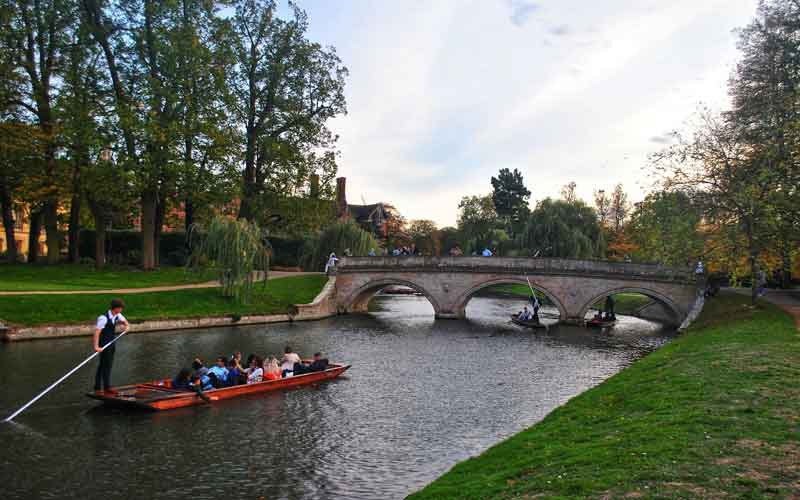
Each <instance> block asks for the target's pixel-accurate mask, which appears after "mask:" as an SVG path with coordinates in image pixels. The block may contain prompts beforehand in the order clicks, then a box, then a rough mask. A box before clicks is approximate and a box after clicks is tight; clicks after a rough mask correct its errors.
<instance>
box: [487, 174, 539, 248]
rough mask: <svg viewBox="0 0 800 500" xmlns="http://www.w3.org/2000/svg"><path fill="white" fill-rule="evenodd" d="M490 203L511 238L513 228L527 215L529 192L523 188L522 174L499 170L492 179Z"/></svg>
mask: <svg viewBox="0 0 800 500" xmlns="http://www.w3.org/2000/svg"><path fill="white" fill-rule="evenodd" d="M492 189H493V191H492V201H493V202H494V208H495V211H496V212H497V215H498V217H500V218H501V219H502V220H503V221H504V223H505V227H506V232H508V233H509V234H510V235H512V236H513V234H514V228H515V226H517V225H519V223H520V222H521V221H524V219H525V218H526V217H527V215H528V213H529V209H528V198H530V196H531V192H530V191H529V190H528V189H527V188H526V187H525V183H524V182H523V180H522V174H521V173H520V172H519V170H517V169H516V168H515V169H514V171H513V172H511V171H510V170H509V169H507V168H502V169H500V173H499V174H498V175H497V177H492Z"/></svg>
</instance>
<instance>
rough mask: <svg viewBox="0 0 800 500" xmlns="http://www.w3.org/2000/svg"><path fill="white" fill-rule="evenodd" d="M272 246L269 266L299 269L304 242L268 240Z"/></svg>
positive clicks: (296, 240) (283, 239)
mask: <svg viewBox="0 0 800 500" xmlns="http://www.w3.org/2000/svg"><path fill="white" fill-rule="evenodd" d="M269 243H270V245H271V246H272V258H271V259H270V264H272V265H273V266H279V267H299V266H300V258H301V257H302V254H303V245H304V244H305V240H301V239H289V238H274V237H271V238H269Z"/></svg>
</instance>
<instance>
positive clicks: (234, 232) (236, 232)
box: [190, 216, 269, 303]
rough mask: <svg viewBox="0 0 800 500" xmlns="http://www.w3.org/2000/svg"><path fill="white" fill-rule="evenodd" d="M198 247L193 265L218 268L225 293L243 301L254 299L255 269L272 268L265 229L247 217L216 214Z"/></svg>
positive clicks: (193, 255) (266, 269)
mask: <svg viewBox="0 0 800 500" xmlns="http://www.w3.org/2000/svg"><path fill="white" fill-rule="evenodd" d="M194 248H195V250H194V251H193V252H192V256H191V260H190V265H191V266H192V267H197V268H211V269H214V270H216V271H217V273H218V275H219V281H220V284H221V285H222V295H223V296H224V297H232V298H236V299H238V300H240V301H241V302H245V303H246V302H248V301H249V299H250V295H251V293H252V289H253V283H254V281H255V279H254V274H255V271H263V272H264V273H265V274H266V272H267V271H268V269H269V254H268V251H267V247H266V246H265V240H264V239H263V238H262V234H261V230H260V229H259V228H258V226H256V225H255V224H253V223H252V222H249V221H246V220H235V219H231V218H228V217H225V216H217V217H215V218H214V220H212V221H211V224H209V226H208V228H207V229H206V231H205V234H204V235H203V237H202V238H200V239H199V242H198V244H197V245H195V246H194ZM264 280H265V282H266V275H265V276H264Z"/></svg>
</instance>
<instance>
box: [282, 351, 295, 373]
mask: <svg viewBox="0 0 800 500" xmlns="http://www.w3.org/2000/svg"><path fill="white" fill-rule="evenodd" d="M299 362H300V356H298V355H297V353H296V352H290V353H289V354H284V355H283V363H282V364H281V371H283V370H289V371H290V372H293V371H294V364H295V363H299Z"/></svg>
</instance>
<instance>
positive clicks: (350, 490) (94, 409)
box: [0, 296, 674, 499]
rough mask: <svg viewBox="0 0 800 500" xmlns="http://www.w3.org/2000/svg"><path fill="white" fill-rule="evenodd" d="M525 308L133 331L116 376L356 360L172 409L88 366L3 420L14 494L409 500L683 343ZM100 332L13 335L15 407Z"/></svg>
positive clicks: (386, 301) (4, 408)
mask: <svg viewBox="0 0 800 500" xmlns="http://www.w3.org/2000/svg"><path fill="white" fill-rule="evenodd" d="M522 305H523V302H519V301H514V300H510V299H500V298H489V297H477V298H475V299H473V300H472V301H471V302H470V304H469V307H468V309H467V315H468V317H469V318H470V319H469V320H466V321H453V320H441V321H435V320H434V318H433V309H432V308H431V306H430V304H428V302H427V301H426V300H425V299H424V298H422V297H417V296H392V297H388V296H380V297H377V298H376V299H375V300H373V303H372V306H374V307H373V309H375V311H374V312H372V313H371V314H367V315H351V316H341V317H337V318H331V319H327V320H323V321H317V322H306V323H295V324H275V325H265V326H254V327H240V328H216V329H211V330H193V331H186V332H180V333H168V334H141V335H130V336H128V337H125V338H123V340H122V341H120V345H119V346H118V347H117V353H116V360H115V366H114V373H113V380H114V382H115V383H118V384H122V383H133V382H139V381H145V380H150V379H155V378H160V377H163V376H173V375H174V374H175V373H176V372H177V371H178V368H180V367H181V366H185V365H188V364H189V361H190V360H191V359H192V358H193V357H195V356H197V355H199V356H202V357H204V358H205V359H208V360H211V359H213V358H214V357H216V356H218V355H223V354H224V355H230V354H231V353H232V352H234V351H236V350H240V351H242V352H243V353H244V354H245V356H247V354H248V353H250V352H255V353H257V354H266V353H275V354H277V353H279V352H282V350H283V347H284V345H285V344H287V343H289V344H291V346H292V347H293V348H294V349H295V350H296V351H298V352H300V353H301V354H302V355H307V356H310V355H311V354H312V353H313V352H314V351H318V350H321V351H323V352H325V353H326V355H327V356H328V357H329V358H330V359H331V360H333V361H336V362H345V363H351V364H352V365H353V366H352V368H351V369H350V370H349V371H348V372H346V374H345V375H344V376H342V377H341V378H340V379H338V380H334V381H331V382H328V383H325V384H322V385H320V386H318V387H306V388H300V389H295V390H289V391H285V392H276V393H268V394H265V395H258V396H253V397H247V398H244V399H235V400H230V401H223V402H219V403H215V404H212V405H208V406H203V407H192V408H186V409H181V410H176V411H171V412H163V413H126V412H122V411H120V410H111V409H106V408H103V407H102V406H99V405H98V403H97V402H94V401H92V400H90V399H88V398H86V397H85V396H84V393H85V392H87V390H88V389H90V388H91V386H92V384H93V378H94V368H95V366H96V365H94V364H93V365H91V366H90V367H86V368H84V369H83V370H82V371H80V372H78V373H77V374H75V375H74V376H73V377H72V378H71V379H68V380H67V381H66V382H64V383H63V384H62V385H61V386H59V387H58V388H57V389H55V390H54V391H53V392H52V393H51V394H49V395H47V396H46V397H45V398H44V399H42V400H40V401H39V402H37V403H36V404H35V405H34V406H33V407H32V408H31V409H29V410H28V411H26V412H25V413H23V414H22V415H20V416H19V417H17V422H18V423H13V424H0V443H2V451H0V456H2V459H0V469H1V470H0V481H2V485H3V496H4V498H101V497H103V498H125V499H134V498H154V499H174V498H192V499H206V498H208V499H216V498H232V499H239V498H254V499H257V498H260V497H263V498H266V499H273V498H286V499H305V498H333V497H336V498H353V499H385V498H402V497H404V496H405V495H407V494H408V493H410V492H412V491H415V490H417V489H419V488H420V487H422V486H424V485H425V484H427V483H428V482H430V481H431V480H433V479H434V478H436V477H437V476H439V475H440V474H442V473H443V472H445V471H447V470H448V469H449V468H451V467H452V466H453V465H455V464H456V463H457V462H459V461H461V460H463V459H465V458H467V457H470V456H473V455H476V454H478V453H480V452H481V451H483V450H485V449H487V448H488V447H490V446H491V445H493V444H495V443H497V442H498V441H500V440H502V439H504V438H506V437H508V436H510V435H512V434H514V433H516V432H518V431H520V430H522V429H524V428H526V427H528V426H530V425H531V424H533V423H535V422H537V421H538V420H541V419H542V418H543V417H544V416H545V415H546V414H547V413H548V412H550V411H551V410H553V409H554V408H555V407H557V406H558V405H560V404H562V403H564V402H565V401H567V400H568V399H570V398H571V397H573V396H575V395H577V394H579V393H580V392H582V391H584V390H586V389H587V388H589V387H592V386H594V385H596V384H598V383H599V382H601V381H603V380H605V379H606V378H608V377H609V376H611V375H613V374H614V373H616V372H618V371H619V370H621V369H622V368H624V367H625V366H627V365H629V364H630V363H632V362H633V361H635V360H636V359H638V358H640V357H641V356H643V355H644V354H646V353H648V352H651V351H652V350H654V349H656V348H658V347H659V346H660V345H662V344H663V343H664V342H667V341H668V340H669V339H670V338H672V337H673V336H674V332H673V331H671V330H666V329H662V328H661V327H660V326H659V325H657V324H654V323H649V322H645V321H640V320H637V319H633V318H621V321H620V322H619V323H618V324H617V325H616V326H615V328H614V329H613V330H610V331H608V332H600V331H592V330H588V329H585V328H578V327H568V326H563V325H562V326H558V327H556V328H552V329H550V330H549V331H547V332H545V331H540V332H534V331H530V330H524V329H522V328H519V327H517V326H514V325H512V324H509V323H508V321H507V318H508V312H509V310H518V309H520V308H521V307H522ZM89 345H90V339H88V338H74V339H58V340H48V341H37V342H20V343H10V344H3V345H0V387H2V391H0V415H2V416H3V417H4V416H5V415H7V414H9V413H11V412H12V411H13V410H14V409H16V408H17V407H19V406H20V405H21V404H23V403H24V402H26V401H27V400H28V399H30V398H31V397H32V396H33V395H34V394H36V392H38V391H39V390H41V389H42V388H44V387H45V386H46V385H48V384H49V383H50V382H52V381H53V380H55V379H56V378H58V377H59V376H60V375H62V374H63V373H65V372H66V371H67V370H68V369H69V368H71V367H72V366H74V365H75V364H77V362H78V361H80V360H81V359H83V358H84V357H85V356H86V355H87V354H88V352H90V351H89Z"/></svg>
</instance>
